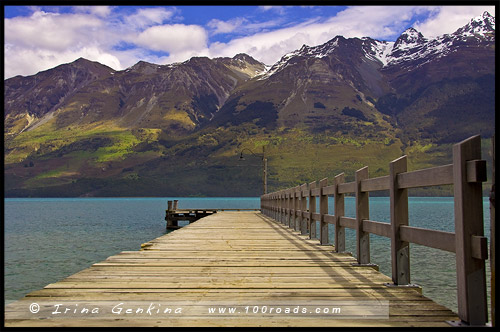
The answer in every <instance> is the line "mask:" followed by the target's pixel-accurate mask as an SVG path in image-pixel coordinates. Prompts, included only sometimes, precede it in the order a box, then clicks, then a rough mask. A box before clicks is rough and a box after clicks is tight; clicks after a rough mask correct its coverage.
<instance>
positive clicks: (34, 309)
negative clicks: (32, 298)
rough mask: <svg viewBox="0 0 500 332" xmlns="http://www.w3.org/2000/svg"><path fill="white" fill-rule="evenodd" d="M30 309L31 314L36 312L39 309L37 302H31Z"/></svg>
mask: <svg viewBox="0 0 500 332" xmlns="http://www.w3.org/2000/svg"><path fill="white" fill-rule="evenodd" d="M30 311H31V313H32V314H36V313H37V312H39V311H40V305H39V304H38V303H31V304H30Z"/></svg>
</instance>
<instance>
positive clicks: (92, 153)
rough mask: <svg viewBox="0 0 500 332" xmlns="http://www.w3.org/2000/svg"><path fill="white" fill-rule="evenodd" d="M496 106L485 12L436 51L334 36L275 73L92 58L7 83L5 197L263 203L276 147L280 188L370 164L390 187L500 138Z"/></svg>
mask: <svg viewBox="0 0 500 332" xmlns="http://www.w3.org/2000/svg"><path fill="white" fill-rule="evenodd" d="M494 105H495V19H494V17H493V16H491V15H490V14H489V13H487V12H485V13H484V14H483V15H482V16H479V17H476V18H473V19H472V20H471V21H470V22H469V23H468V24H467V25H465V26H463V27H462V28H460V29H458V30H457V31H455V32H454V33H451V34H445V35H442V36H439V37H437V38H426V37H425V36H423V35H422V34H421V33H420V32H418V31H417V30H415V29H414V28H409V29H407V30H406V31H404V32H403V33H402V34H401V36H399V38H397V40H396V41H394V42H387V41H379V40H375V39H372V38H368V37H365V38H344V37H342V36H336V37H334V38H333V39H331V40H330V41H328V42H326V43H324V44H322V45H318V46H307V45H304V46H302V47H301V48H300V49H298V50H296V51H294V52H291V53H288V54H285V55H284V56H283V57H282V58H281V59H280V60H279V61H278V62H277V63H275V64H273V65H272V66H268V65H266V64H264V63H261V62H259V61H257V60H255V59H254V58H252V57H251V56H249V55H247V54H238V55H236V56H234V57H232V58H214V59H210V58H206V57H194V58H191V59H190V60H188V61H185V62H182V63H175V64H169V65H157V64H152V63H147V62H144V61H140V62H138V63H137V64H135V65H133V66H132V67H130V68H127V69H125V70H121V71H116V70H113V69H112V68H110V67H107V66H105V65H102V64H100V63H97V62H92V61H89V60H86V59H83V58H80V59H78V60H76V61H74V62H72V63H68V64H63V65H60V66H57V67H55V68H52V69H49V70H46V71H43V72H40V73H38V74H36V75H32V76H27V77H22V76H16V77H13V78H10V79H7V80H5V81H4V140H5V143H4V158H5V159H4V167H5V187H4V190H5V191H4V193H5V195H6V196H189V195H211V196H248V195H259V194H261V193H262V192H261V190H262V184H261V183H262V180H261V179H262V176H261V172H262V169H261V168H260V165H261V154H262V151H263V150H262V149H263V147H264V148H265V153H266V157H267V158H268V160H269V168H270V170H269V187H270V188H269V189H270V190H273V189H279V188H281V187H283V186H289V185H296V184H300V183H303V182H310V181H312V180H316V179H319V178H323V177H325V176H334V175H336V174H338V173H340V172H343V171H344V172H346V175H347V176H348V179H349V177H352V175H353V172H354V171H355V170H356V169H358V168H360V167H362V166H364V165H368V166H370V169H371V171H370V173H371V176H379V175H384V174H387V172H388V169H387V168H388V166H387V165H388V162H389V161H390V160H392V159H395V158H397V157H399V156H400V155H402V154H407V155H408V156H409V160H410V168H411V167H428V166H432V165H439V164H442V163H443V162H445V163H447V162H449V161H448V160H449V159H450V151H449V150H451V148H450V144H452V143H456V142H458V141H460V140H462V139H464V138H467V137H469V136H472V135H476V134H481V136H482V137H483V138H485V139H487V138H488V137H491V135H493V133H494V131H495V126H494V120H495V108H494ZM487 146H488V144H487V143H486V145H485V147H487ZM242 151H247V152H246V153H247V154H249V155H248V158H247V161H243V162H241V161H238V156H239V155H240V152H242ZM249 151H250V152H251V153H249ZM245 162H246V164H245Z"/></svg>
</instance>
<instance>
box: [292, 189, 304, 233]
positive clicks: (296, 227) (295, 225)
mask: <svg viewBox="0 0 500 332" xmlns="http://www.w3.org/2000/svg"><path fill="white" fill-rule="evenodd" d="M294 197H295V203H294V204H295V205H294V210H295V211H294V218H293V229H294V230H296V231H298V230H299V229H300V221H301V220H302V218H300V217H299V215H298V211H299V210H300V201H301V194H300V186H296V187H295V193H294Z"/></svg>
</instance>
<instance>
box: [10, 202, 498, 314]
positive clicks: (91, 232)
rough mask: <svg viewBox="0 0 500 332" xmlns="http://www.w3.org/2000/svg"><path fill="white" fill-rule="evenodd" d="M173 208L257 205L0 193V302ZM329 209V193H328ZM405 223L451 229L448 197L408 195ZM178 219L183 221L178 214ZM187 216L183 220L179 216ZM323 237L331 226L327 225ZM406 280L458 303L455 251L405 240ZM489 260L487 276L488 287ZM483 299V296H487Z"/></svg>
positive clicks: (376, 255)
mask: <svg viewBox="0 0 500 332" xmlns="http://www.w3.org/2000/svg"><path fill="white" fill-rule="evenodd" d="M173 199H178V200H179V208H181V209H182V208H221V209H222V208H226V209H227V208H240V209H252V208H255V209H258V208H259V207H260V200H259V198H257V197H252V198H225V197H224V198H182V197H181V198H179V197H176V198H12V199H5V200H4V204H5V207H4V217H5V219H4V220H5V222H4V225H5V226H4V239H5V252H4V258H5V264H4V276H5V278H4V279H5V281H4V282H5V284H4V286H5V293H4V296H5V302H6V303H9V302H12V301H14V300H17V299H19V298H21V297H23V296H24V295H26V294H27V293H29V292H31V291H34V290H38V289H41V288H43V287H44V286H46V285H47V284H49V283H54V282H57V281H59V280H61V279H63V278H65V277H67V276H69V275H72V274H74V273H76V272H78V271H80V270H83V269H85V268H87V267H89V266H91V265H92V264H93V263H96V262H99V261H102V260H104V259H106V258H107V257H109V256H112V255H115V254H117V253H119V252H121V251H124V250H139V249H140V246H141V244H142V243H144V242H147V241H149V240H152V239H154V238H157V237H159V236H161V235H163V234H166V230H165V219H164V218H165V209H166V207H167V201H168V200H173ZM354 203H355V199H354V197H346V201H345V209H346V216H347V217H355V210H354ZM483 206H484V225H485V227H484V229H485V235H486V236H487V237H488V241H489V234H490V214H489V201H488V199H487V198H484V200H483ZM329 210H330V212H329V213H330V214H334V212H333V199H330V201H329ZM409 213H410V225H412V226H416V227H423V228H430V229H436V230H443V231H448V232H453V231H454V221H453V198H450V197H410V199H409ZM370 220H376V221H382V222H389V221H390V217H389V198H388V197H371V198H370ZM180 224H181V225H182V224H183V222H180ZM184 224H186V223H184ZM329 227H330V229H329V233H330V239H333V238H334V237H333V226H332V225H329ZM355 242H356V240H355V233H354V231H353V230H350V229H347V230H346V249H347V250H348V251H350V252H352V253H354V254H355ZM370 252H371V261H372V263H375V264H378V265H379V269H380V272H382V273H384V274H386V275H388V276H390V275H391V263H390V240H389V239H388V238H384V237H380V236H377V235H373V234H372V235H370ZM410 262H411V268H410V271H411V272H410V273H411V282H412V283H415V284H418V285H420V286H422V288H423V294H424V295H425V296H427V297H430V298H431V299H433V300H434V301H436V302H438V303H440V304H443V305H445V306H446V307H448V308H450V309H451V310H453V311H455V312H456V310H457V300H456V277H455V273H456V270H455V254H453V253H449V252H445V251H441V250H437V249H431V248H427V247H423V246H420V245H414V244H411V245H410ZM489 278H490V273H489V261H487V283H488V292H489ZM488 304H489V300H488Z"/></svg>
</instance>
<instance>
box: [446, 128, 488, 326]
mask: <svg viewBox="0 0 500 332" xmlns="http://www.w3.org/2000/svg"><path fill="white" fill-rule="evenodd" d="M477 159H481V138H480V136H474V137H471V138H469V139H467V140H465V141H462V142H460V143H458V144H455V145H454V146H453V187H454V196H455V247H456V255H455V256H456V266H457V297H458V316H459V317H460V319H461V320H462V322H464V323H466V324H469V325H484V324H486V322H487V321H488V309H487V305H486V277H485V263H484V260H483V259H479V258H475V257H473V256H472V249H473V248H472V247H473V246H474V244H473V241H474V240H475V239H474V238H476V239H477V238H481V237H483V235H484V227H483V201H482V184H481V182H479V181H478V182H468V181H467V161H469V160H477Z"/></svg>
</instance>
